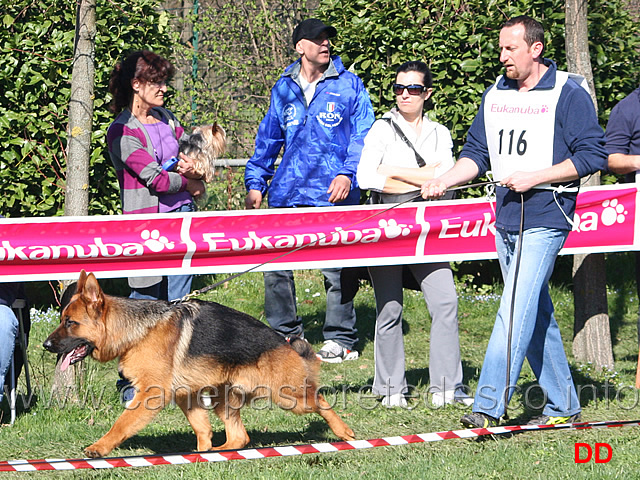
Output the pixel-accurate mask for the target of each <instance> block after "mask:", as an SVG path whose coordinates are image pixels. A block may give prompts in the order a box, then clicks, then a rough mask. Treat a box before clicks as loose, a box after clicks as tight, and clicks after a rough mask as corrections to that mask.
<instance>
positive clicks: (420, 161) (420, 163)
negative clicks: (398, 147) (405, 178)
mask: <svg viewBox="0 0 640 480" xmlns="http://www.w3.org/2000/svg"><path fill="white" fill-rule="evenodd" d="M381 120H384V121H385V122H387V123H389V124H391V126H392V127H393V129H394V130H395V131H396V133H397V134H398V136H399V137H400V139H401V140H402V141H403V142H404V143H406V144H407V145H408V146H409V147H410V148H411V150H413V153H414V154H415V155H416V162H417V163H418V166H419V167H424V166H426V165H427V162H425V161H424V158H422V155H420V154H419V153H418V152H417V151H416V149H415V147H414V146H413V144H412V143H411V142H410V141H409V139H408V138H407V136H406V135H405V134H404V132H403V131H402V130H401V129H400V127H399V126H398V124H397V123H396V122H394V121H393V120H392V119H390V118H388V117H386V118H381Z"/></svg>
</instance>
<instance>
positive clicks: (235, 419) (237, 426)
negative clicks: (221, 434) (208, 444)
mask: <svg viewBox="0 0 640 480" xmlns="http://www.w3.org/2000/svg"><path fill="white" fill-rule="evenodd" d="M212 401H213V405H215V407H214V411H215V412H216V415H218V417H219V418H220V420H222V423H224V430H225V434H226V436H227V441H226V442H225V443H224V444H222V445H220V446H219V447H213V448H212V449H211V450H235V449H238V448H242V447H244V446H245V445H246V444H247V443H249V435H248V434H247V430H246V429H245V428H244V424H243V423H242V419H241V418H240V408H241V407H242V404H239V405H235V404H234V403H235V402H229V401H225V399H224V397H223V396H219V397H215V398H213V399H212Z"/></svg>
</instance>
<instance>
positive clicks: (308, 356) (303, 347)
mask: <svg viewBox="0 0 640 480" xmlns="http://www.w3.org/2000/svg"><path fill="white" fill-rule="evenodd" d="M289 344H290V345H291V348H293V349H294V350H295V351H296V353H297V354H298V355H300V356H301V357H302V358H303V359H304V360H306V361H314V360H317V357H316V352H314V351H313V348H312V347H311V345H309V342H306V341H305V340H303V339H301V338H300V337H291V339H290V340H289Z"/></svg>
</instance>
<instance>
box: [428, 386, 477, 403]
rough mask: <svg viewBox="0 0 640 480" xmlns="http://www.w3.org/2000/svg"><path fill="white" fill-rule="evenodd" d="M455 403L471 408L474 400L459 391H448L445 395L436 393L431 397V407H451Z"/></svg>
mask: <svg viewBox="0 0 640 480" xmlns="http://www.w3.org/2000/svg"><path fill="white" fill-rule="evenodd" d="M454 403H460V404H462V405H464V406H465V407H471V406H472V405H473V398H472V397H470V396H469V395H467V394H466V393H464V392H463V391H462V390H459V389H458V390H447V391H445V392H444V393H442V392H434V393H433V394H432V395H431V405H433V406H434V407H444V406H445V405H451V404H454Z"/></svg>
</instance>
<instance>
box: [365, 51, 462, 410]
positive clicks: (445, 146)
mask: <svg viewBox="0 0 640 480" xmlns="http://www.w3.org/2000/svg"><path fill="white" fill-rule="evenodd" d="M393 91H394V93H395V95H396V105H397V107H396V108H393V109H392V110H391V111H389V112H387V113H385V114H384V115H383V117H382V118H381V119H380V120H377V121H376V122H375V123H374V124H373V126H372V127H371V130H369V133H368V134H367V136H366V138H365V140H364V149H363V150H362V157H361V159H360V163H359V165H358V171H357V179H358V184H359V185H360V188H363V189H369V190H371V198H372V201H373V203H395V202H401V201H404V200H407V199H409V198H410V197H416V196H417V197H418V198H417V200H421V197H419V192H420V185H422V183H423V182H424V181H425V180H428V179H430V178H433V177H434V176H438V175H441V174H442V173H444V172H445V171H446V170H448V169H450V168H451V167H452V166H453V153H452V147H453V142H452V140H451V133H450V132H449V130H448V129H447V128H446V127H445V126H444V125H440V124H439V123H437V122H433V121H431V120H429V118H428V117H427V115H424V114H423V111H424V109H425V103H426V102H427V100H429V97H431V93H432V92H433V88H432V77H431V72H430V71H429V68H428V67H427V65H426V64H425V63H423V62H417V61H412V62H406V63H404V64H402V65H401V66H400V67H399V68H398V69H397V70H396V79H395V83H394V84H393ZM404 268H408V269H409V270H410V271H411V274H412V275H413V276H414V278H415V279H416V281H417V282H418V284H419V285H420V288H421V290H422V293H423V295H424V299H425V301H426V304H427V308H428V309H429V313H430V315H431V336H430V344H431V345H430V353H429V377H430V384H431V385H430V392H431V393H432V397H431V402H432V404H433V405H434V406H436V407H439V406H443V405H445V404H449V403H463V404H464V405H467V406H469V405H471V404H472V403H473V399H472V398H470V397H469V396H467V395H466V394H465V392H464V391H463V389H462V385H463V384H462V364H461V361H460V345H459V341H458V297H457V294H456V289H455V284H454V282H453V274H452V272H451V268H450V266H449V264H448V263H447V262H441V263H428V264H414V265H407V266H404V265H388V266H377V267H369V275H370V276H371V281H372V283H373V288H374V291H375V297H376V311H377V317H376V333H375V342H374V345H375V347H374V351H375V377H374V381H373V393H374V394H376V395H382V396H383V399H382V403H383V405H385V406H387V407H406V406H407V402H406V398H405V396H406V394H407V393H409V389H408V386H407V381H406V378H405V366H404V341H403V338H402V308H403V307H402V305H403V292H402V276H403V269H404Z"/></svg>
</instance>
